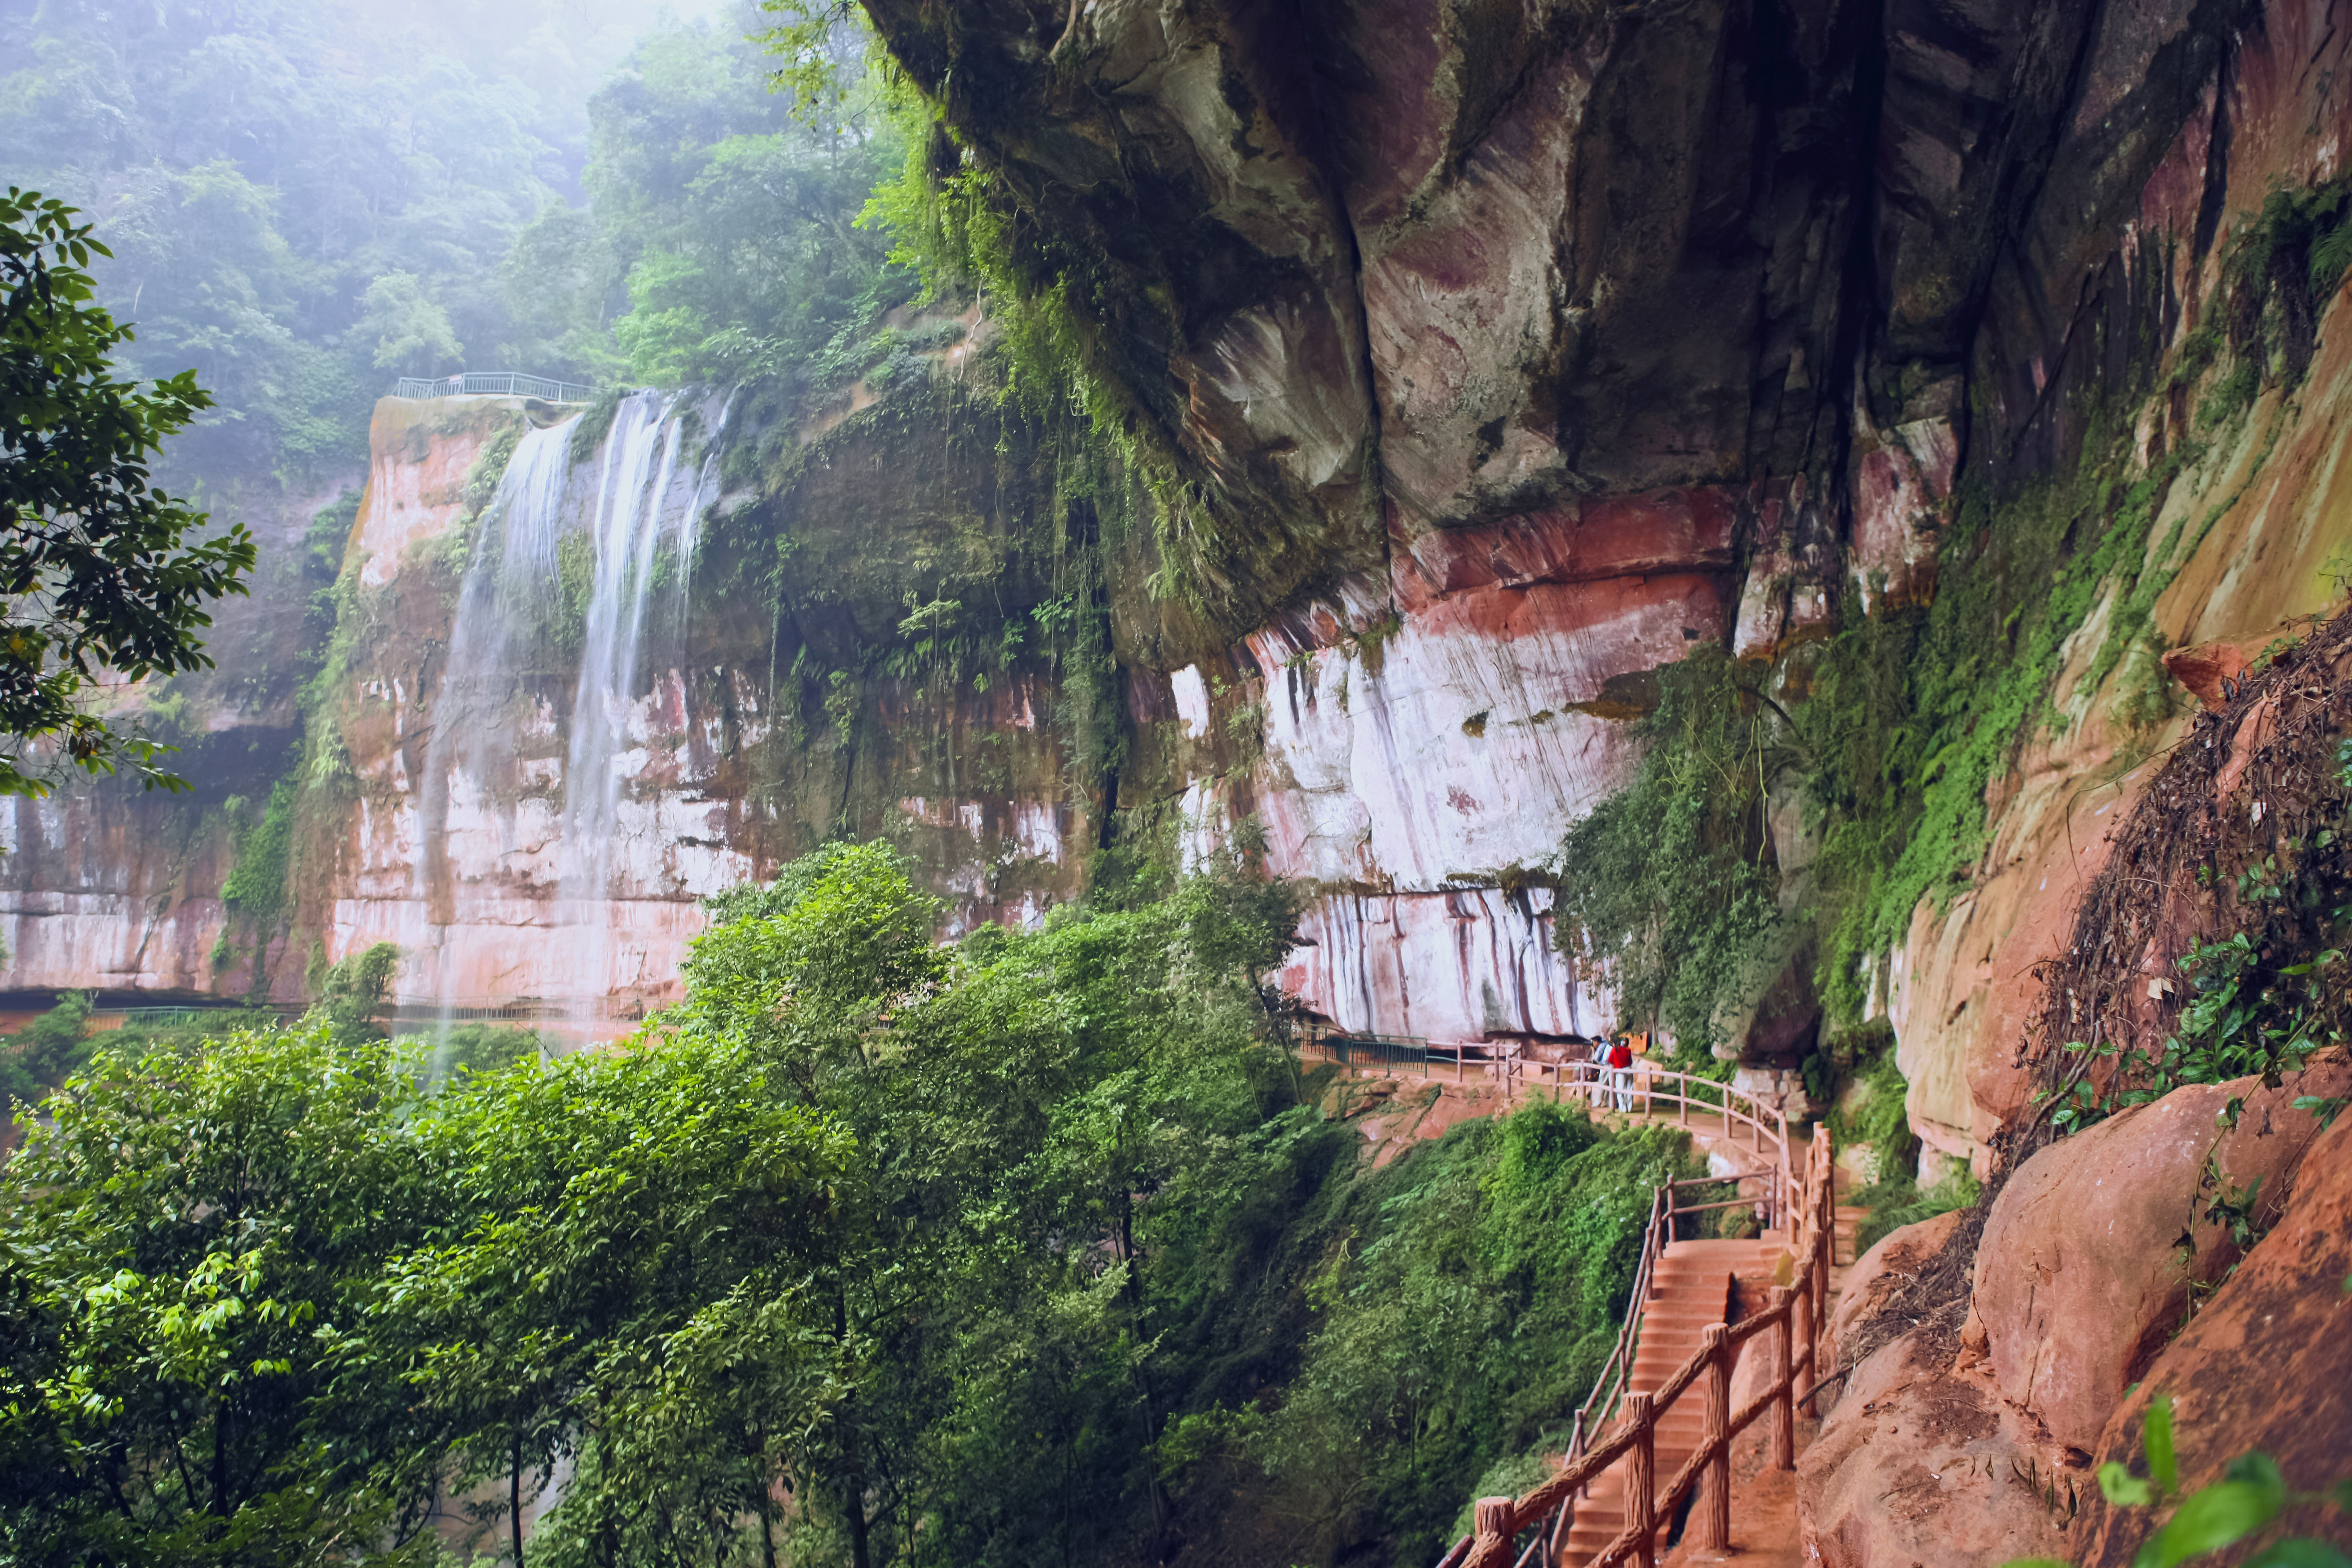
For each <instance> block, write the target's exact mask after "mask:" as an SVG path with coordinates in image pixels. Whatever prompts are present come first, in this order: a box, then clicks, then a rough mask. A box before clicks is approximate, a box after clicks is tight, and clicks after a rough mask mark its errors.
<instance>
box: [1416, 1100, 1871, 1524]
mask: <svg viewBox="0 0 2352 1568" xmlns="http://www.w3.org/2000/svg"><path fill="white" fill-rule="evenodd" d="M1784 1125H1785V1124H1784ZM1780 1147H1781V1157H1782V1160H1783V1162H1785V1161H1786V1158H1787V1153H1786V1151H1787V1144H1786V1142H1782V1144H1781V1146H1780ZM1830 1158H1831V1150H1830V1138H1829V1133H1828V1131H1827V1130H1826V1129H1823V1130H1821V1131H1816V1132H1815V1134H1814V1136H1813V1139H1812V1142H1811V1145H1810V1146H1809V1147H1808V1149H1807V1151H1806V1154H1805V1172H1804V1179H1803V1183H1802V1185H1801V1198H1800V1201H1799V1202H1798V1203H1797V1204H1796V1205H1793V1206H1794V1208H1795V1210H1796V1213H1795V1215H1794V1217H1795V1220H1796V1229H1797V1234H1796V1237H1794V1240H1795V1241H1796V1244H1797V1245H1796V1251H1797V1253H1798V1255H1799V1256H1800V1257H1801V1258H1802V1259H1803V1261H1802V1262H1801V1264H1800V1265H1799V1266H1798V1269H1797V1276H1796V1279H1795V1282H1794V1284H1793V1286H1792V1287H1790V1288H1785V1289H1774V1290H1773V1292H1772V1298H1771V1302H1770V1304H1769V1306H1767V1307H1765V1308H1764V1309H1763V1310H1760V1311H1757V1312H1752V1313H1750V1314H1748V1316H1747V1317H1745V1318H1742V1319H1741V1320H1740V1321H1738V1322H1737V1323H1733V1324H1727V1325H1723V1326H1719V1327H1715V1328H1711V1329H1709V1330H1708V1331H1707V1335H1706V1343H1705V1344H1703V1345H1701V1346H1700V1347H1699V1350H1698V1351H1697V1352H1696V1354H1694V1355H1693V1356H1692V1357H1691V1358H1690V1359H1689V1360H1688V1361H1686V1362H1685V1363H1683V1364H1682V1365H1681V1366H1679V1367H1677V1368H1675V1371H1674V1372H1673V1373H1671V1374H1670V1375H1669V1376H1668V1377H1667V1378H1666V1380H1665V1382H1664V1384H1661V1385H1660V1386H1659V1387H1658V1389H1657V1390H1656V1392H1655V1393H1654V1394H1631V1395H1629V1396H1627V1398H1626V1400H1625V1404H1626V1405H1627V1411H1626V1415H1625V1416H1624V1418H1623V1419H1622V1420H1621V1421H1619V1422H1618V1423H1617V1424H1616V1426H1615V1428H1614V1429H1613V1430H1612V1431H1611V1432H1610V1434H1609V1436H1607V1437H1606V1438H1604V1439H1602V1440H1601V1442H1599V1443H1597V1444H1595V1445H1593V1446H1591V1447H1589V1448H1587V1447H1585V1444H1584V1433H1585V1428H1584V1426H1583V1419H1584V1415H1585V1410H1583V1409H1580V1410H1579V1411H1578V1413H1577V1415H1578V1422H1579V1425H1578V1427H1577V1431H1576V1435H1575V1437H1574V1438H1573V1439H1572V1440H1571V1452H1570V1454H1569V1455H1568V1456H1567V1457H1566V1459H1565V1462H1564V1463H1563V1464H1562V1465H1561V1467H1560V1468H1559V1470H1558V1471H1557V1472H1556V1473H1555V1474H1553V1475H1552V1477H1551V1478H1550V1479H1548V1480H1546V1481H1545V1482H1544V1483H1543V1484H1542V1485H1540V1486H1538V1487H1537V1488H1536V1489H1534V1490H1533V1491H1531V1492H1529V1493H1528V1495H1527V1496H1526V1497H1524V1498H1518V1499H1512V1498H1482V1499H1480V1500H1479V1502H1478V1506H1477V1508H1476V1510H1475V1520H1476V1528H1475V1531H1473V1532H1472V1534H1470V1535H1468V1536H1465V1537H1464V1538H1463V1539H1462V1540H1461V1541H1459V1542H1455V1543H1454V1549H1453V1550H1452V1551H1450V1552H1447V1553H1446V1554H1445V1556H1444V1559H1443V1560H1442V1561H1441V1563H1439V1568H1504V1564H1506V1563H1511V1562H1512V1548H1513V1547H1514V1546H1515V1545H1516V1543H1517V1539H1518V1537H1519V1536H1520V1535H1521V1534H1522V1533H1524V1532H1525V1531H1527V1530H1528V1528H1529V1527H1530V1526H1536V1525H1544V1524H1547V1523H1548V1524H1549V1529H1544V1530H1540V1531H1538V1533H1537V1536H1536V1539H1535V1540H1534V1541H1533V1542H1530V1543H1529V1544H1528V1548H1527V1550H1526V1552H1522V1553H1520V1554H1519V1556H1518V1558H1517V1563H1518V1565H1519V1568H1530V1565H1531V1564H1535V1565H1539V1564H1541V1563H1545V1562H1547V1561H1549V1560H1551V1559H1552V1558H1554V1557H1555V1556H1556V1554H1557V1552H1558V1550H1559V1543H1560V1542H1563V1541H1564V1540H1565V1539H1566V1538H1567V1533H1568V1526H1569V1523H1570V1521H1571V1520H1572V1518H1573V1517H1574V1510H1575V1506H1576V1497H1577V1494H1578V1493H1579V1492H1580V1491H1582V1490H1583V1489H1584V1488H1585V1487H1586V1486H1588V1485H1589V1484H1590V1483H1591V1479H1592V1478H1593V1477H1595V1476H1597V1475H1599V1474H1600V1473H1601V1471H1602V1470H1604V1469H1606V1468H1608V1467H1609V1466H1610V1465H1612V1464H1613V1463H1615V1462H1616V1461H1617V1460H1618V1459H1619V1458H1623V1457H1625V1456H1627V1455H1629V1454H1630V1455H1631V1456H1632V1459H1631V1461H1630V1463H1629V1464H1628V1466H1627V1469H1628V1474H1627V1477H1626V1492H1625V1516H1626V1525H1625V1529H1624V1530H1623V1531H1622V1532H1620V1534H1619V1535H1618V1536H1617V1538H1616V1539H1615V1540H1614V1541H1612V1542H1610V1543H1609V1544H1608V1546H1606V1547H1605V1548H1603V1549H1602V1550H1601V1552H1600V1554H1599V1555H1598V1556H1596V1557H1594V1558H1593V1559H1592V1561H1591V1563H1588V1564H1586V1565H1585V1568H1616V1564H1618V1563H1622V1562H1624V1561H1625V1560H1626V1559H1627V1558H1628V1557H1631V1558H1633V1559H1634V1560H1635V1561H1636V1562H1638V1563H1641V1564H1642V1568H1654V1563H1655V1561H1656V1547H1657V1527H1658V1521H1660V1520H1662V1519H1671V1518H1672V1517H1674V1512H1675V1510H1676V1509H1678V1508H1679V1507H1681V1506H1682V1501H1683V1499H1684V1498H1685V1496H1686V1495H1687V1494H1688V1493H1689V1492H1690V1490H1691V1489H1693V1488H1695V1487H1696V1486H1697V1485H1698V1483H1699V1478H1700V1477H1701V1476H1706V1478H1707V1485H1708V1499H1707V1506H1706V1511H1705V1512H1704V1513H1703V1514H1701V1515H1700V1516H1699V1518H1698V1529H1699V1543H1700V1546H1701V1548H1702V1549H1703V1550H1717V1551H1719V1550H1722V1549H1723V1548H1724V1547H1726V1546H1727V1544H1728V1533H1729V1530H1730V1490H1729V1486H1730V1451H1731V1442H1732V1439H1733V1438H1735V1437H1737V1436H1738V1435H1739V1434H1740V1433H1742V1432H1744V1431H1746V1430H1747V1429H1748V1426H1751V1425H1753V1424H1754V1423H1755V1421H1756V1419H1757V1418H1758V1417H1759V1416H1760V1415H1763V1414H1764V1413H1765V1412H1766V1411H1768V1410H1769V1411H1770V1412H1771V1414H1772V1443H1771V1447H1772V1456H1771V1457H1772V1464H1773V1466H1774V1468H1778V1469H1783V1470H1787V1469H1793V1468H1796V1458H1795V1452H1794V1447H1795V1444H1794V1433H1795V1426H1796V1423H1795V1415H1796V1411H1795V1408H1794V1402H1795V1396H1796V1394H1797V1393H1798V1391H1799V1390H1801V1389H1803V1388H1805V1387H1806V1386H1807V1374H1808V1373H1811V1370H1812V1369H1813V1367H1814V1366H1815V1365H1816V1364H1817V1363H1818V1361H1819V1336H1820V1333H1821V1330H1822V1325H1823V1323H1824V1321H1826V1317H1827V1313H1826V1310H1825V1309H1826V1307H1827V1304H1828V1292H1829V1274H1830V1268H1831V1267H1832V1258H1833V1247H1834V1240H1833V1233H1834V1221H1835V1217H1836V1207H1835V1197H1834V1187H1833V1183H1832V1172H1831V1164H1830ZM1782 1168H1783V1169H1785V1168H1786V1166H1785V1163H1784V1164H1783V1167H1782ZM1674 1212H1675V1211H1674V1208H1673V1187H1672V1184H1666V1185H1665V1186H1664V1187H1662V1188H1661V1189H1660V1191H1659V1194H1658V1195H1657V1196H1655V1197H1654V1198H1653V1199H1652V1201H1651V1236H1650V1237H1649V1238H1645V1241H1644V1245H1643V1264H1642V1268H1641V1269H1640V1271H1639V1272H1638V1274H1637V1284H1636V1294H1635V1296H1634V1301H1633V1309H1632V1310H1630V1311H1629V1312H1628V1313H1627V1315H1626V1323H1627V1327H1626V1330H1624V1331H1621V1332H1620V1334H1619V1336H1618V1340H1619V1346H1620V1349H1621V1351H1626V1352H1628V1358H1627V1361H1626V1365H1627V1366H1630V1365H1631V1360H1630V1350H1629V1347H1630V1346H1631V1344H1632V1343H1633V1338H1634V1335H1633V1325H1634V1324H1635V1323H1636V1322H1637V1321H1638V1320H1639V1318H1640V1316H1641V1308H1642V1304H1643V1296H1642V1294H1641V1292H1642V1290H1643V1289H1645V1288H1646V1283H1647V1279H1648V1275H1649V1266H1650V1263H1651V1250H1650V1245H1649V1242H1650V1239H1654V1237H1655V1236H1656V1234H1657V1230H1658V1222H1659V1220H1660V1219H1661V1218H1662V1217H1663V1218H1664V1219H1665V1220H1666V1221H1667V1223H1668V1226H1669V1234H1671V1228H1670V1227H1671V1221H1672V1215H1673V1214H1674ZM1765 1332H1769V1333H1770V1334H1771V1335H1772V1336H1773V1349H1774V1356H1773V1379H1772V1382H1771V1384H1770V1385H1769V1386H1768V1387H1767V1388H1766V1389H1765V1390H1764V1391H1763V1393H1762V1394H1759V1396H1758V1397H1757V1398H1756V1399H1754V1400H1753V1401H1751V1402H1750V1403H1748V1405H1745V1406H1743V1407H1742V1408H1741V1409H1739V1410H1738V1412H1736V1413H1735V1412H1733V1411H1731V1410H1730V1409H1729V1408H1728V1405H1729V1398H1730V1393H1729V1391H1730V1380H1731V1364H1732V1360H1733V1357H1734V1356H1735V1355H1736V1353H1737V1352H1738V1347H1739V1346H1740V1345H1741V1344H1743V1343H1744V1342H1747V1341H1748V1340H1750V1339H1753V1338H1754V1337H1756V1336H1757V1335H1758V1334H1759V1333H1765ZM1616 1359H1617V1358H1616V1357H1613V1356H1612V1363H1613V1362H1614V1361H1615V1360H1616ZM1607 1376H1608V1374H1607V1373H1606V1372H1604V1373H1603V1377H1604V1381H1605V1380H1606V1378H1607ZM1619 1381H1620V1383H1621V1384H1622V1374H1621V1376H1620V1378H1619ZM1694 1387H1697V1388H1698V1389H1699V1390H1700V1397H1701V1398H1703V1399H1704V1400H1705V1401H1706V1406H1705V1410H1704V1412H1703V1415H1704V1420H1703V1431H1704V1436H1702V1438H1701V1440H1700V1443H1699V1447H1698V1449H1697V1451H1696V1452H1695V1453H1694V1454H1692V1456H1691V1457H1690V1458H1689V1459H1688V1460H1687V1461H1686V1462H1685V1464H1684V1465H1683V1467H1682V1468H1681V1469H1679V1470H1677V1471H1676V1472H1675V1475H1674V1477H1673V1478H1672V1479H1670V1480H1669V1481H1668V1482H1667V1483H1666V1486H1665V1489H1664V1491H1663V1492H1661V1491H1659V1490H1657V1489H1656V1458H1655V1456H1656V1432H1657V1424H1658V1421H1659V1419H1660V1418H1661V1417H1663V1416H1664V1414H1665V1413H1666V1412H1667V1411H1668V1410H1670V1409H1672V1408H1673V1407H1674V1404H1675V1401H1676V1400H1677V1399H1680V1398H1681V1397H1683V1396H1684V1395H1685V1394H1688V1393H1689V1392H1690V1391H1691V1390H1692V1389H1693V1388H1694ZM1594 1392H1595V1394H1599V1392H1600V1388H1599V1387H1598V1386H1597V1385H1596V1388H1595V1390H1594ZM1592 1403H1593V1402H1592V1400H1591V1399H1588V1400H1587V1401H1586V1406H1587V1407H1590V1406H1591V1404H1592Z"/></svg>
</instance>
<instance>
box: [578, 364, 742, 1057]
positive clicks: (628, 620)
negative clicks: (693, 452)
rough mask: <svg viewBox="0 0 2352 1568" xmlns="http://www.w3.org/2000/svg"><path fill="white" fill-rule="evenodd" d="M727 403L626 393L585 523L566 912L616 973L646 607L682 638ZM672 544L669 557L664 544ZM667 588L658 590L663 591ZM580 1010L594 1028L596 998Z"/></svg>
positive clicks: (592, 952) (598, 972)
mask: <svg viewBox="0 0 2352 1568" xmlns="http://www.w3.org/2000/svg"><path fill="white" fill-rule="evenodd" d="M729 406H730V405H729V402H728V401H725V400H722V401H721V402H720V403H719V407H718V408H717V409H716V410H715V411H713V410H710V409H709V405H708V402H707V400H698V399H694V398H691V397H689V396H688V395H683V394H663V393H652V392H640V393H635V394H633V395H630V396H629V397H627V398H625V399H624V400H623V402H622V404H621V406H620V409H619V411H618V412H617V413H616V414H615V415H614V420H613V430H612V434H611V435H610V437H607V439H606V441H605V445H604V463H603V466H602V469H601V472H600V473H599V476H598V479H597V486H596V503H595V510H594V513H593V517H592V519H591V521H590V524H589V531H590V536H591V537H592V539H593V541H594V544H595V551H596V571H595V577H594V581H593V585H592V587H591V590H590V594H589V599H588V605H587V610H586V615H585V620H584V625H583V631H582V637H581V649H580V677H579V680H578V683H577V685H576V687H575V689H574V690H573V694H572V726H571V736H570V746H569V748H568V754H567V757H566V761H565V767H564V773H563V845H564V856H563V868H564V869H563V888H562V908H563V909H564V910H567V911H569V916H570V918H571V919H572V920H573V921H577V922H578V923H579V924H581V925H582V926H583V927H584V928H585V930H584V931H583V937H584V939H585V944H586V945H585V947H584V949H583V969H584V971H585V972H586V973H588V974H590V975H592V976H603V977H604V979H603V982H602V984H605V985H606V986H607V988H608V989H609V987H610V984H611V981H612V979H613V974H612V970H613V967H614V952H613V942H614V931H613V925H614V921H613V915H614V908H613V895H614V876H615V871H616V869H620V868H621V867H619V866H618V865H617V864H616V860H615V855H614V851H615V850H616V848H618V847H621V846H622V844H623V842H624V840H625V839H626V838H628V837H629V834H628V829H627V826H626V825H625V823H624V822H623V820H622V810H621V806H622V797H623V792H624V788H625V784H626V783H627V781H628V779H629V778H630V777H631V776H632V775H633V774H634V773H635V771H636V769H635V767H634V766H633V765H632V764H633V763H634V762H635V761H637V760H639V759H640V758H641V753H640V752H639V749H638V746H637V745H636V743H635V740H634V739H633V737H632V736H631V733H630V721H631V720H632V718H633V717H635V715H636V712H637V680H638V674H639V670H640V668H641V667H642V666H643V665H644V663H645V662H646V660H645V652H646V648H645V644H646V635H647V631H648V627H647V624H646V623H647V619H648V612H649V611H651V610H652V609H653V608H654V607H655V605H656V599H657V598H665V597H666V598H667V604H666V605H663V606H662V607H663V608H665V609H667V611H668V614H667V616H665V617H664V620H665V621H666V622H667V625H666V626H663V627H660V628H657V629H659V630H666V631H667V633H668V634H669V636H670V637H671V639H672V646H671V647H670V648H668V649H666V650H665V651H667V652H673V653H674V652H677V651H678V650H679V645H680V644H682V641H683V634H684V630H685V611H686V600H687V590H688V586H689V584H690V581H691V578H692V574H693V566H694V547H695V544H696V542H697V541H698V537H699V533H700V526H701V516H702V508H703V506H704V504H705V497H706V494H707V493H708V492H709V487H710V485H711V483H712V481H713V480H714V479H715V478H716V476H717V469H718V462H719V434H720V432H721V430H722V429H723V428H724V426H725V423H726V417H727V413H728V409H729ZM689 414H692V415H693V416H696V420H697V422H699V421H700V420H701V419H703V418H704V417H706V416H709V417H710V422H709V429H708V434H707V436H706V438H705V441H704V444H703V445H704V449H703V453H702V455H701V460H700V461H699V462H698V463H695V464H693V465H691V468H692V472H691V474H690V475H688V474H686V473H684V472H682V471H681V461H680V458H681V448H682V447H683V446H684V444H685V441H686V438H687V435H688V428H687V427H688V423H689V421H688V417H687V416H688V415H689ZM665 543H667V545H668V546H669V551H670V553H669V556H668V558H667V560H665V559H664V558H663V555H662V546H663V545H664V544H665ZM665 588H667V594H666V595H665V594H664V592H663V590H664V589H665ZM578 1000H579V1001H581V1002H582V1003H584V1004H587V1005H585V1006H583V1007H582V1008H580V1009H577V1010H576V1012H575V1016H580V1017H581V1019H582V1021H583V1022H589V1023H593V1021H594V1020H595V1017H596V1016H599V1015H598V1009H597V1008H596V1007H595V1005H594V999H591V998H580V999H578Z"/></svg>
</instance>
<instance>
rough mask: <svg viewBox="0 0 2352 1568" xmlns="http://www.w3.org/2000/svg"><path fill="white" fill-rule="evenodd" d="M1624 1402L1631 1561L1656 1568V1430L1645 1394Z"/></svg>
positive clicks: (1626, 1488) (1626, 1520) (1627, 1509)
mask: <svg viewBox="0 0 2352 1568" xmlns="http://www.w3.org/2000/svg"><path fill="white" fill-rule="evenodd" d="M1625 1403H1626V1405H1627V1407H1628V1410H1629V1414H1628V1415H1627V1417H1626V1419H1628V1420H1630V1421H1631V1422H1633V1449H1632V1450H1631V1451H1630V1452H1629V1453H1628V1454H1627V1455H1626V1456H1625V1522H1626V1523H1627V1524H1629V1525H1631V1526H1632V1527H1633V1561H1634V1562H1636V1563H1640V1564H1641V1565H1642V1568H1657V1563H1658V1428H1657V1426H1656V1424H1655V1422H1654V1420H1653V1419H1652V1417H1651V1415H1650V1396H1649V1395H1648V1394H1634V1395H1633V1396H1632V1397H1631V1398H1629V1399H1628V1400H1627V1401H1626V1402H1625Z"/></svg>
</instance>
